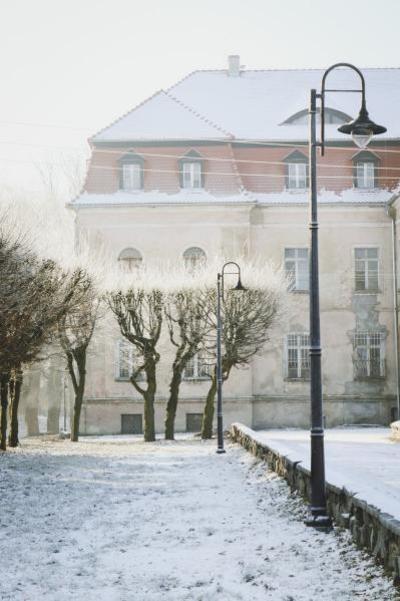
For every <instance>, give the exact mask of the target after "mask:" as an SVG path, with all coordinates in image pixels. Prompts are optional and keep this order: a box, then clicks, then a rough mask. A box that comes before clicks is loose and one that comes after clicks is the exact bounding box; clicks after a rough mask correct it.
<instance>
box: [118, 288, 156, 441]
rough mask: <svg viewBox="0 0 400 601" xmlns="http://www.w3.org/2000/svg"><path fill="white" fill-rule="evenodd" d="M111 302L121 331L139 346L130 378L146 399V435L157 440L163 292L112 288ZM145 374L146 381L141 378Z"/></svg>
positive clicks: (145, 437) (127, 338)
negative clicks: (156, 401) (155, 401)
mask: <svg viewBox="0 0 400 601" xmlns="http://www.w3.org/2000/svg"><path fill="white" fill-rule="evenodd" d="M107 298H108V304H109V307H110V309H111V311H112V312H113V313H114V315H115V317H116V319H117V322H118V325H119V328H120V331H121V334H122V336H123V337H124V338H126V340H128V341H129V342H130V343H131V344H132V345H133V347H134V349H135V350H136V361H137V363H136V364H135V365H134V366H133V371H132V374H131V377H130V381H131V383H132V385H133V387H134V388H135V390H136V391H137V392H139V394H141V395H142V397H143V399H144V439H145V441H146V442H151V441H154V440H155V438H156V435H155V420H154V400H155V394H156V391H157V364H158V362H159V360H160V354H159V352H158V350H157V346H158V343H159V340H160V335H161V326H162V321H163V302H164V294H163V293H162V291H161V290H159V289H157V288H154V289H150V290H145V289H142V288H137V289H130V290H128V292H125V293H124V292H121V291H120V292H112V293H109V294H108V296H107ZM143 374H144V375H145V382H144V381H139V377H140V376H141V375H143Z"/></svg>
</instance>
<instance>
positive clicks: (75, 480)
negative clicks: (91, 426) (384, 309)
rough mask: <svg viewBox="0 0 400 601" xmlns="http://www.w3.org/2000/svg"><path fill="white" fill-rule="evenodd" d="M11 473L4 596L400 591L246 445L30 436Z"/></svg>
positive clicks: (249, 600) (4, 469)
mask: <svg viewBox="0 0 400 601" xmlns="http://www.w3.org/2000/svg"><path fill="white" fill-rule="evenodd" d="M0 470H1V480H0V495H1V499H2V512H1V516H2V517H1V521H0V532H1V537H0V552H1V557H2V561H1V562H0V599H1V600H2V601H6V600H7V601H11V600H12V601H22V600H24V601H39V600H40V601H50V600H51V601H53V600H54V601H67V600H68V601H75V600H78V599H79V600H82V599H83V600H84V601H95V600H96V601H114V600H115V601H150V600H151V601H161V600H162V601H181V600H182V601H183V600H197V601H211V600H212V601H235V600H241V601H258V600H263V601H265V600H273V601H305V600H307V601H315V600H317V599H318V600H319V601H333V600H334V601H343V600H348V601H350V600H354V599H362V600H379V601H385V600H392V599H396V598H397V597H396V595H395V591H394V589H393V588H392V586H391V583H390V581H389V580H388V579H387V578H385V577H383V576H382V573H381V571H380V569H378V568H377V567H375V566H374V565H373V562H372V560H371V559H369V558H367V557H366V556H365V555H363V554H362V553H360V552H359V551H358V550H356V549H354V548H353V546H352V545H350V544H349V539H348V535H347V533H345V532H337V533H336V534H335V533H331V534H328V535H325V534H321V533H318V532H315V531H314V530H312V529H307V528H306V527H305V526H304V525H303V523H302V519H303V512H304V509H303V505H302V503H301V502H300V501H299V500H298V499H297V498H296V497H293V496H290V495H289V491H288V488H287V486H286V484H285V483H284V482H283V481H282V480H281V479H279V478H277V477H276V476H275V475H274V474H271V473H267V472H266V470H265V466H264V465H263V464H260V463H256V462H255V460H254V459H253V458H252V457H251V456H250V455H248V454H246V453H245V451H243V450H242V449H241V448H239V447H237V446H229V447H228V452H227V454H226V455H221V456H218V455H216V454H215V443H214V442H213V443H212V444H208V443H207V444H204V443H201V442H200V441H198V440H183V441H178V442H176V443H166V442H157V443H155V444H144V443H142V442H140V441H138V440H133V439H131V440H129V439H126V440H123V441H122V440H112V439H105V440H102V439H86V440H84V441H83V442H80V443H77V444H72V443H70V442H68V441H54V442H44V441H40V440H36V441H32V440H29V439H28V440H26V441H24V445H23V447H22V448H21V449H18V450H17V451H16V452H9V453H7V454H3V455H1V456H0Z"/></svg>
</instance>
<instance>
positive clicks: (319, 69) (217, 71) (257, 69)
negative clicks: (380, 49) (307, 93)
mask: <svg viewBox="0 0 400 601" xmlns="http://www.w3.org/2000/svg"><path fill="white" fill-rule="evenodd" d="M326 69H327V67H326V66H325V67H266V68H254V69H242V70H241V73H254V72H255V73H264V72H268V73H269V72H271V71H272V72H273V71H281V72H282V71H285V72H286V71H299V72H300V71H326ZM343 69H345V67H343ZM360 69H361V71H365V70H369V71H371V70H374V71H384V70H387V71H388V70H391V71H398V70H399V69H400V66H398V67H360ZM226 72H227V69H195V70H194V71H191V72H190V73H188V74H187V75H185V76H184V77H182V78H181V79H179V80H178V81H177V82H176V83H174V84H173V85H172V86H170V87H169V88H168V91H169V90H172V89H173V88H175V87H177V86H179V85H180V84H181V83H182V82H183V81H185V80H186V79H188V78H189V77H191V76H192V75H195V74H196V73H226Z"/></svg>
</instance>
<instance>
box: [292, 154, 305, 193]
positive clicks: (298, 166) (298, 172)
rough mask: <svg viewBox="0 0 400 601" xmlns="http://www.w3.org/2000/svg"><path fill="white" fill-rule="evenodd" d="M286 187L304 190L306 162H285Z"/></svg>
mask: <svg viewBox="0 0 400 601" xmlns="http://www.w3.org/2000/svg"><path fill="white" fill-rule="evenodd" d="M287 187H288V190H306V189H307V163H306V162H304V163H303V162H301V161H297V162H293V163H290V162H288V163H287Z"/></svg>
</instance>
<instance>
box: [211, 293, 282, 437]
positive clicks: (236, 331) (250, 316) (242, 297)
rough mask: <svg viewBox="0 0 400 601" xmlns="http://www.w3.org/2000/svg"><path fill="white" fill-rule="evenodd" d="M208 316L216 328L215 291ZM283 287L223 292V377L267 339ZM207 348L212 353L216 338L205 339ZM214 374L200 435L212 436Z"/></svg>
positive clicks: (249, 357) (241, 363)
mask: <svg viewBox="0 0 400 601" xmlns="http://www.w3.org/2000/svg"><path fill="white" fill-rule="evenodd" d="M209 299H210V302H211V308H210V316H211V319H212V324H213V325H214V328H215V329H216V323H217V315H216V292H215V291H212V292H211V293H210V296H209ZM281 301H282V288H281V287H279V286H272V287H270V288H268V287H265V288H261V287H260V288H249V289H248V290H246V291H242V292H235V291H228V292H225V297H224V299H223V301H222V321H223V330H222V332H223V334H222V347H223V351H222V377H223V381H226V380H227V379H228V378H229V375H230V373H231V371H232V368H234V367H236V368H241V367H242V368H243V367H245V366H247V365H248V364H249V362H250V359H251V358H252V357H253V356H254V355H257V354H258V353H260V352H261V351H262V349H263V347H264V345H265V343H266V342H267V341H268V340H269V338H270V335H271V328H272V326H273V325H274V323H275V321H276V320H277V317H278V315H279V314H280V311H281V308H282V306H281ZM208 351H209V352H210V353H213V354H214V356H215V352H216V351H215V341H214V340H210V341H209V342H208ZM216 378H217V376H216V370H214V373H213V377H212V380H211V384H210V388H209V390H208V394H207V398H206V403H205V407H204V413H203V422H202V431H201V436H202V438H203V439H207V438H211V437H212V426H213V418H214V404H215V395H216V391H217V379H216Z"/></svg>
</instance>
